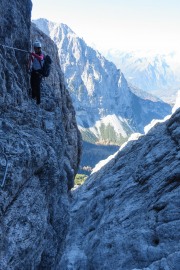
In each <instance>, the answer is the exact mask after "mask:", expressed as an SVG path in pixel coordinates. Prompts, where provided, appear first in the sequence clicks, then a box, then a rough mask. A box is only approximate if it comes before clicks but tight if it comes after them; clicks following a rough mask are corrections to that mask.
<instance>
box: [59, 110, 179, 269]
mask: <svg viewBox="0 0 180 270" xmlns="http://www.w3.org/2000/svg"><path fill="white" fill-rule="evenodd" d="M179 194H180V109H179V110H177V111H176V112H175V113H174V114H173V115H172V116H171V118H170V119H169V120H168V121H166V122H164V123H161V124H157V125H156V126H154V127H153V129H151V130H150V131H149V132H148V134H147V135H144V136H141V137H140V138H139V139H138V140H136V141H131V142H129V143H128V144H127V145H126V146H125V147H124V148H123V149H122V150H121V151H119V153H117V154H116V156H115V157H114V158H113V159H112V160H111V161H110V162H109V163H107V164H106V165H105V166H104V167H102V168H101V169H100V170H99V171H98V172H97V173H94V174H92V176H90V177H89V178H88V180H86V181H85V183H84V184H83V185H82V186H81V187H79V188H78V189H76V190H75V191H74V192H73V198H72V204H71V223H70V228H69V232H68V235H67V238H66V247H65V251H64V253H63V256H62V259H61V261H60V263H59V269H62V270H64V269H73V270H77V269H98V270H104V269H107V270H109V269H113V270H116V269H121V270H127V269H128V270H135V269H136V270H137V269H138V270H160V269H168V270H172V269H174V270H178V269H179V265H180V196H179Z"/></svg>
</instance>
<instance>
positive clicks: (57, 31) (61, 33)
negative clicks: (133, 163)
mask: <svg viewBox="0 0 180 270" xmlns="http://www.w3.org/2000/svg"><path fill="white" fill-rule="evenodd" d="M33 22H35V23H36V25H37V26H38V27H39V28H40V29H41V30H42V31H43V29H46V28H47V27H49V26H48V25H49V24H50V25H51V31H50V37H51V39H52V40H54V42H55V43H56V44H57V46H58V49H59V58H60V63H61V66H62V70H63V72H64V76H65V80H66V85H67V87H68V89H69V91H70V93H71V97H72V100H73V104H74V106H75V109H76V117H77V122H78V126H79V129H80V130H81V133H82V136H83V138H84V139H86V140H88V138H89V142H91V143H92V142H93V143H98V142H104V143H113V144H114V143H115V144H122V143H123V142H124V140H126V139H127V138H128V137H129V136H130V134H132V133H133V132H143V128H144V126H145V125H147V124H148V122H150V121H151V120H152V119H153V118H164V116H165V115H166V114H169V113H170V111H171V107H170V106H169V105H168V104H165V103H164V102H160V101H157V102H153V101H152V100H148V99H143V98H141V97H138V96H137V95H136V94H134V93H133V91H131V88H130V86H129V85H128V83H127V81H126V79H125V77H124V75H123V73H122V72H121V71H120V70H119V69H117V68H116V66H115V65H114V64H113V63H112V62H109V61H108V60H106V59H105V57H103V56H102V55H101V54H100V53H99V52H98V51H95V50H94V49H92V48H91V47H89V46H87V44H86V43H85V42H84V41H83V40H82V39H80V38H79V37H78V36H77V35H76V34H75V33H74V32H72V30H71V29H69V27H68V26H66V25H65V24H63V27H62V28H61V25H58V24H56V23H54V26H53V27H52V25H53V23H52V22H49V21H48V20H46V19H45V20H44V19H39V20H36V21H33ZM52 28H53V30H52ZM114 115H115V117H114ZM117 123H118V125H119V129H118V132H117V130H116V126H117ZM122 131H123V132H122Z"/></svg>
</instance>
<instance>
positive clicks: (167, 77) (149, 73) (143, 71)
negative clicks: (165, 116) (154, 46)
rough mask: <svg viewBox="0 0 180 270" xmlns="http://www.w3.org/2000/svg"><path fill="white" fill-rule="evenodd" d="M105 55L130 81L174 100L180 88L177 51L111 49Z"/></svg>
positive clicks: (164, 97) (179, 67)
mask: <svg viewBox="0 0 180 270" xmlns="http://www.w3.org/2000/svg"><path fill="white" fill-rule="evenodd" d="M104 55H105V56H106V58H107V59H108V60H109V61H112V62H114V63H115V64H116V66H117V67H118V68H121V70H122V72H123V73H124V75H125V77H126V79H127V80H128V82H129V83H131V84H132V85H134V86H136V87H138V88H140V89H143V90H145V91H148V92H149V93H152V94H154V95H156V96H158V97H160V98H162V99H164V100H166V101H168V102H170V103H172V102H174V100H175V98H176V93H177V90H178V89H179V88H180V64H179V63H180V62H179V56H178V54H177V53H169V54H152V53H148V52H147V53H144V54H142V53H138V52H121V51H118V50H109V51H107V52H105V53H104Z"/></svg>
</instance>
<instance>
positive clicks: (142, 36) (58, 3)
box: [32, 0, 180, 51]
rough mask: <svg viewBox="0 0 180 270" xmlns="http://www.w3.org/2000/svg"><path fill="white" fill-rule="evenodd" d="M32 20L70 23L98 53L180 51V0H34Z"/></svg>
mask: <svg viewBox="0 0 180 270" xmlns="http://www.w3.org/2000/svg"><path fill="white" fill-rule="evenodd" d="M32 3H33V9H32V19H37V18H46V19H49V20H51V21H53V22H61V23H64V24H67V25H68V26H69V27H70V28H71V29H72V30H73V31H74V32H75V33H76V34H77V35H78V36H79V37H81V38H83V39H84V40H85V42H86V43H87V44H88V45H92V44H95V45H96V48H97V49H98V50H103V49H109V48H116V49H121V50H123V49H128V50H134V49H140V50H141V49H147V50H159V51H165V50H173V49H175V50H180V0H32Z"/></svg>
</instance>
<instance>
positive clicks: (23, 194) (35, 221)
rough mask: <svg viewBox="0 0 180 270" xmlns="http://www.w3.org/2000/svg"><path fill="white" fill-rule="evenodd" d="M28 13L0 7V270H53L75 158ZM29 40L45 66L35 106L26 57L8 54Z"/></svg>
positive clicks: (73, 137) (72, 132) (69, 114)
mask: <svg viewBox="0 0 180 270" xmlns="http://www.w3.org/2000/svg"><path fill="white" fill-rule="evenodd" d="M31 9H32V3H31V1H30V0H25V1H24V0H18V1H14V0H9V1H5V0H2V1H0V14H1V16H0V25H1V27H0V44H3V45H5V46H0V86H1V94H0V269H1V270H5V269H7V270H10V269H12V270H15V269H55V267H56V265H57V261H59V260H60V257H61V255H62V251H63V247H64V240H65V237H66V234H67V230H68V224H69V217H70V216H69V201H68V197H69V194H68V190H70V189H71V188H72V187H73V185H74V176H75V175H76V173H77V170H78V165H79V161H80V156H81V136H80V133H79V130H78V128H77V123H76V118H75V111H74V108H73V106H72V100H71V98H70V95H69V92H68V91H67V89H66V88H65V82H64V78H63V74H62V71H61V68H60V64H59V58H58V51H57V47H56V45H55V44H54V42H53V41H52V40H51V39H50V38H49V37H48V36H46V35H45V34H44V33H43V32H41V31H40V30H39V29H37V28H36V27H34V25H31ZM31 38H32V39H33V40H34V39H36V38H38V39H40V41H41V43H42V44H43V47H44V51H45V52H46V53H47V54H50V55H51V58H52V60H53V66H52V72H51V74H50V76H49V77H48V78H47V79H46V80H43V90H42V99H41V100H42V101H41V104H40V105H36V103H35V101H34V100H32V98H31V96H29V95H28V92H29V87H30V85H29V81H30V80H29V75H28V73H27V70H26V67H27V59H28V58H29V55H28V54H27V53H26V52H23V51H17V50H14V49H12V47H15V48H18V49H20V50H21V49H22V50H26V51H30V41H31ZM7 46H8V47H7ZM9 47H11V48H9ZM54 81H56V85H53V82H54Z"/></svg>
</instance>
